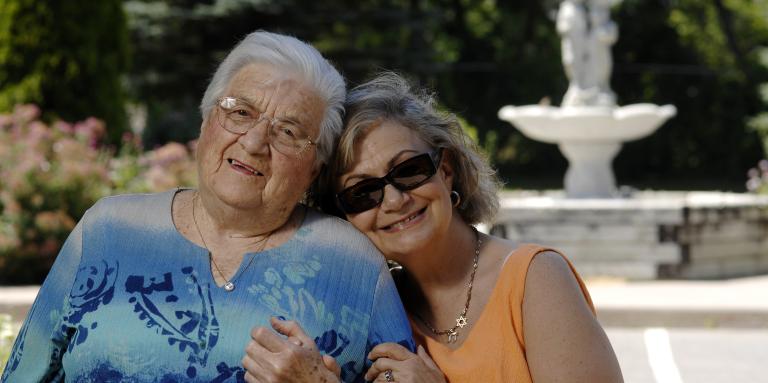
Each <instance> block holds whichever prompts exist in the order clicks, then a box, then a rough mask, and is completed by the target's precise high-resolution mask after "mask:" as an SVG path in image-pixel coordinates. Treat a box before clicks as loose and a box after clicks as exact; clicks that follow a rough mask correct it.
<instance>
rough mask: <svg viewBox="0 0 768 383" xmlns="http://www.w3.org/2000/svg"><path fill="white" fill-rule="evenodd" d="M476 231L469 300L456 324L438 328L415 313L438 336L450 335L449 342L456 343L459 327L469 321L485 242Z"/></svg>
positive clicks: (468, 292) (475, 230) (468, 293)
mask: <svg viewBox="0 0 768 383" xmlns="http://www.w3.org/2000/svg"><path fill="white" fill-rule="evenodd" d="M472 230H473V231H474V232H475V260H474V261H473V262H472V274H470V276H469V285H468V288H467V301H466V303H464V310H462V311H461V314H459V316H458V317H456V324H455V325H454V326H453V327H451V328H449V329H446V330H438V329H436V328H434V327H433V326H432V325H431V324H429V322H427V321H426V320H424V318H422V317H421V316H420V315H419V314H415V316H416V318H418V319H419V321H421V323H423V324H424V326H427V328H428V329H429V331H432V333H433V334H435V335H437V336H446V335H447V336H448V343H454V342H456V340H457V339H458V338H459V329H463V328H464V327H465V326H466V325H467V324H468V323H469V322H468V321H467V311H468V310H469V302H470V301H471V300H472V283H473V282H474V281H475V272H476V271H477V260H478V258H480V245H481V244H482V243H483V242H482V240H480V233H478V232H477V229H476V228H474V227H472Z"/></svg>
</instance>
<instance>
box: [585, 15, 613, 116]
mask: <svg viewBox="0 0 768 383" xmlns="http://www.w3.org/2000/svg"><path fill="white" fill-rule="evenodd" d="M613 2H614V1H613V0H590V4H589V23H590V25H591V28H590V33H589V49H588V52H589V54H588V64H587V67H588V68H589V69H588V70H587V76H588V80H587V84H588V85H587V86H588V87H589V88H591V89H592V94H593V96H592V97H593V99H592V100H591V101H592V105H600V106H616V94H615V93H613V91H612V90H611V72H612V70H613V58H612V57H611V47H612V46H613V44H614V43H615V42H616V40H617V39H618V37H619V30H618V27H616V23H614V22H613V21H611V10H610V7H611V5H612V4H613Z"/></svg>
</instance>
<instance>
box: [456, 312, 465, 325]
mask: <svg viewBox="0 0 768 383" xmlns="http://www.w3.org/2000/svg"><path fill="white" fill-rule="evenodd" d="M466 325H467V317H465V316H464V315H462V316H460V317H458V318H456V326H459V327H460V328H464V326H466Z"/></svg>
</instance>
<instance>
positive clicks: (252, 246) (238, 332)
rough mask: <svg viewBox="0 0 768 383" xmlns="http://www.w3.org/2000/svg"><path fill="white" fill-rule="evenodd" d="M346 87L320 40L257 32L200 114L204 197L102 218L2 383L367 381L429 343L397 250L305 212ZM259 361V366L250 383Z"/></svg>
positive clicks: (144, 199) (86, 221) (150, 202)
mask: <svg viewBox="0 0 768 383" xmlns="http://www.w3.org/2000/svg"><path fill="white" fill-rule="evenodd" d="M344 89H345V84H344V80H343V79H342V77H341V75H340V74H339V73H338V72H337V71H336V70H335V69H334V68H333V67H332V66H331V65H330V64H329V63H328V62H327V61H326V60H325V59H323V57H322V56H321V55H320V54H319V53H318V52H317V51H316V50H315V49H314V48H312V47H311V46H309V45H307V44H306V43H303V42H301V41H299V40H297V39H295V38H292V37H287V36H282V35H277V34H272V33H268V32H255V33H252V34H250V35H248V36H247V37H246V38H245V39H244V40H243V41H242V42H241V43H240V44H239V45H238V46H237V47H236V48H235V49H234V50H233V51H232V52H230V54H229V55H228V57H227V58H226V59H225V60H224V61H223V62H222V63H221V65H220V66H219V68H218V69H217V71H216V73H215V75H214V77H213V80H212V81H211V83H210V85H209V86H208V89H207V90H206V92H205V96H204V97H203V100H202V103H201V106H200V108H201V112H202V115H203V124H202V128H201V134H200V138H199V142H198V147H197V169H198V177H199V187H198V189H196V190H193V189H176V190H171V191H168V192H165V193H159V194H147V195H126V196H116V197H108V198H105V199H103V200H101V201H99V202H98V203H97V204H96V205H95V206H94V207H92V208H91V209H89V211H88V212H87V213H86V214H85V216H84V217H83V219H82V220H81V221H80V223H79V224H78V225H77V227H76V228H75V229H74V231H73V232H72V233H71V235H70V236H69V238H68V239H67V241H66V243H65V245H64V247H63V248H62V250H61V253H60V254H59V256H58V258H57V260H56V263H55V265H54V266H53V268H52V270H51V272H50V274H49V275H48V277H47V278H46V280H45V283H44V284H43V286H42V288H41V289H40V293H39V294H38V297H37V299H36V300H35V303H34V305H33V307H32V309H31V311H30V314H29V316H28V318H27V319H26V321H25V323H24V326H23V328H22V330H21V333H20V335H19V337H18V339H17V341H16V344H15V346H14V349H13V352H12V354H11V357H10V359H9V361H8V364H7V366H6V369H5V373H4V375H3V377H2V381H3V382H9V383H10V382H32V381H87V382H96V381H98V382H106V381H136V382H139V381H140V382H181V381H184V382H189V381H200V382H203V381H204V382H242V381H245V380H246V379H247V380H249V381H288V380H289V378H290V381H312V382H319V381H335V380H337V379H338V377H339V376H338V375H337V374H339V373H340V377H341V379H342V380H344V381H355V380H359V379H361V377H362V374H363V373H364V371H365V368H366V355H367V353H368V352H369V351H370V350H371V349H372V348H373V347H374V346H375V345H377V344H379V343H382V342H398V343H400V344H403V345H405V346H406V347H408V348H410V349H413V341H412V339H411V333H410V329H409V326H408V320H407V318H406V316H405V313H404V311H403V308H402V306H401V303H400V300H399V298H398V295H397V292H396V290H395V288H394V284H393V282H392V280H391V277H390V275H389V272H388V269H387V267H386V264H385V262H384V259H383V257H381V255H380V253H379V252H378V251H377V250H376V249H375V247H374V246H373V245H372V244H371V243H370V241H368V240H367V239H366V237H365V236H364V235H362V234H360V233H359V232H357V231H356V230H355V229H354V228H353V227H352V226H351V225H349V224H347V223H346V222H343V221H342V220H340V219H338V218H333V217H329V216H325V215H322V214H320V213H318V212H316V211H314V210H311V209H309V208H307V207H306V206H305V205H303V204H302V203H301V202H300V201H301V200H302V199H303V197H304V195H305V192H306V191H307V190H308V188H309V186H310V184H312V182H313V181H314V179H315V177H316V176H317V174H318V173H319V170H320V168H321V166H322V164H324V163H326V162H327V161H328V159H329V157H330V153H331V151H332V149H333V147H332V145H333V143H334V142H335V141H336V139H337V137H338V135H339V133H340V131H341V114H342V111H343V101H344V97H345V90H344ZM291 321H299V322H301V323H302V326H303V329H304V331H306V332H304V331H300V330H296V329H293V328H292V327H291V323H292V322H291ZM254 326H256V327H257V329H256V330H254V331H251V328H253V327H254ZM270 326H272V327H274V328H275V329H277V330H278V331H280V332H283V333H286V335H290V336H285V335H280V334H278V333H276V332H274V331H272V330H271V329H268V328H269V327H270ZM246 349H247V351H245V350H246ZM318 352H319V353H318ZM320 354H322V355H324V356H320ZM244 355H248V356H249V357H248V358H246V359H248V360H258V361H259V365H258V366H255V365H252V366H251V370H252V373H250V374H248V375H247V374H246V372H245V370H244V369H243V367H241V361H242V360H243V359H244ZM333 359H335V362H337V363H338V365H336V369H335V371H334V372H335V373H334V372H331V370H329V369H327V368H325V366H326V365H328V364H330V363H331V362H330V361H331V360H333ZM324 361H326V363H325V364H324ZM286 366H288V367H290V366H295V368H286ZM281 371H290V372H291V374H290V377H288V376H283V375H280V373H281Z"/></svg>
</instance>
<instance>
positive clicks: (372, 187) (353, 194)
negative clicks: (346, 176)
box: [339, 179, 385, 214]
mask: <svg viewBox="0 0 768 383" xmlns="http://www.w3.org/2000/svg"><path fill="white" fill-rule="evenodd" d="M384 185H385V183H384V181H382V180H380V179H370V180H365V181H360V182H358V183H356V184H355V185H354V186H351V187H349V188H347V189H345V190H344V191H342V192H341V193H339V205H341V209H342V210H344V212H345V213H347V214H355V213H360V212H363V211H366V210H370V209H373V208H374V207H376V206H377V205H378V204H380V203H381V200H382V198H383V197H384Z"/></svg>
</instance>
